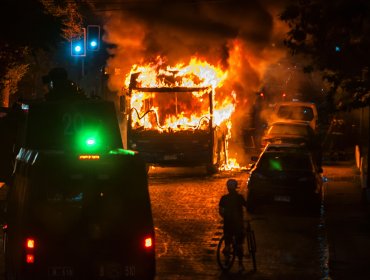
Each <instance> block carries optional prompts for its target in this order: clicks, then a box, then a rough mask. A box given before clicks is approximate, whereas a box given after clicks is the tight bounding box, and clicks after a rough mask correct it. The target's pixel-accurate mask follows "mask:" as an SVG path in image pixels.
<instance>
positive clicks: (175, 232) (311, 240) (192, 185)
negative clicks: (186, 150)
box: [150, 169, 328, 280]
mask: <svg viewBox="0 0 370 280" xmlns="http://www.w3.org/2000/svg"><path fill="white" fill-rule="evenodd" d="M193 171H194V173H193V174H192V173H191V170H190V171H189V170H188V172H190V173H188V174H183V173H182V172H180V171H169V170H167V171H164V170H158V169H157V170H156V172H151V173H150V195H151V200H152V208H153V214H154V223H155V227H156V238H157V248H156V250H157V278H156V279H157V280H163V279H245V278H246V277H247V276H248V277H247V278H248V279H285V280H289V279H325V277H326V276H327V275H328V267H327V263H328V243H327V237H326V229H325V224H324V219H323V215H324V212H323V213H322V216H321V217H312V216H308V215H305V214H298V213H295V212H285V211H283V212H281V211H275V209H274V210H272V211H268V212H267V213H266V214H263V215H258V216H252V215H249V216H248V218H251V219H252V226H253V228H254V231H255V234H256V241H257V272H255V273H254V272H253V271H252V264H251V260H250V259H248V258H246V259H245V267H246V271H245V272H244V273H242V274H241V273H238V272H237V271H236V270H232V271H231V272H230V273H227V274H225V273H222V272H221V270H220V269H219V268H218V266H217V263H216V246H217V242H218V239H219V238H220V236H221V234H222V228H221V224H220V221H221V220H220V217H219V215H218V201H219V199H220V197H221V195H222V194H224V193H226V187H225V182H226V180H227V179H228V178H230V177H233V178H236V179H237V180H238V181H239V183H240V186H241V188H240V192H241V193H243V194H244V193H245V183H246V179H247V178H248V174H247V173H245V172H224V173H220V174H217V175H214V176H208V177H207V176H204V174H203V175H202V174H201V173H200V172H199V173H197V170H193ZM180 174H183V175H180ZM235 269H237V266H235Z"/></svg>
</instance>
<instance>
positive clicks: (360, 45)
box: [280, 0, 370, 110]
mask: <svg viewBox="0 0 370 280" xmlns="http://www.w3.org/2000/svg"><path fill="white" fill-rule="evenodd" d="M369 8H370V3H369V2H368V1H366V0H357V1H349V0H328V1H320V0H301V1H298V2H292V3H291V4H289V5H288V6H287V7H286V8H285V10H284V11H283V12H282V14H281V15H280V19H281V20H283V21H285V22H286V23H287V24H288V26H289V28H290V30H289V32H288V33H287V37H286V39H285V41H284V42H285V44H286V46H287V47H288V48H289V49H290V51H291V53H292V54H293V55H296V54H301V55H305V56H306V57H308V58H309V59H310V63H308V64H307V65H306V67H305V71H307V72H311V71H314V70H319V71H322V72H323V77H324V79H325V81H326V82H327V83H328V85H329V88H330V89H329V91H328V93H327V98H328V100H330V103H331V104H332V105H333V109H334V110H348V109H351V108H358V107H365V106H369V104H370V83H369V74H368V71H369V69H368V67H369V65H370V56H369V50H370V21H369V19H370V18H369V15H370V11H369Z"/></svg>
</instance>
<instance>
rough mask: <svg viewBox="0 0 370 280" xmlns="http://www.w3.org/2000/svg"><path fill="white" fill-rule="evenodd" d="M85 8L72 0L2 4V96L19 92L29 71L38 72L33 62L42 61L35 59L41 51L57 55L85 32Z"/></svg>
mask: <svg viewBox="0 0 370 280" xmlns="http://www.w3.org/2000/svg"><path fill="white" fill-rule="evenodd" d="M83 5H85V4H84V3H82V2H81V1H70V0H23V1H14V0H2V1H1V3H0V34H1V36H0V94H1V92H2V91H3V90H4V89H6V90H7V91H9V92H10V94H11V93H14V92H16V91H17V84H18V82H19V81H20V80H21V79H22V77H23V76H24V75H25V74H26V73H27V70H28V69H34V68H33V67H30V62H31V63H38V62H40V61H41V60H39V59H38V58H37V57H35V56H36V54H37V53H39V50H43V51H46V52H53V51H54V50H55V48H56V47H57V46H58V44H59V43H60V42H61V41H63V40H65V39H67V40H70V38H71V37H72V35H77V34H79V32H81V27H82V23H83V17H82V14H81V12H80V10H81V9H80V8H81V6H83ZM85 6H86V5H85ZM85 6H84V7H85ZM10 17H11V20H9V18H10ZM30 57H33V59H30ZM0 105H1V104H0ZM5 105H6V104H5Z"/></svg>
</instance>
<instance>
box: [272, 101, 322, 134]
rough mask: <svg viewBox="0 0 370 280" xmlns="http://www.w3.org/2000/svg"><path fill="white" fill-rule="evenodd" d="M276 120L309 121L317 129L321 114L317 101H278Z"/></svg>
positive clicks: (275, 111) (275, 113)
mask: <svg viewBox="0 0 370 280" xmlns="http://www.w3.org/2000/svg"><path fill="white" fill-rule="evenodd" d="M274 118H275V120H276V121H282V120H284V121H285V120H293V121H303V122H306V123H308V124H309V125H310V126H311V128H312V129H313V130H314V131H316V130H317V128H318V124H319V116H318V112H317V108H316V105H315V103H312V102H300V101H290V102H289V101H288V102H280V103H277V104H276V106H275V109H274Z"/></svg>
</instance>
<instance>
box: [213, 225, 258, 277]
mask: <svg viewBox="0 0 370 280" xmlns="http://www.w3.org/2000/svg"><path fill="white" fill-rule="evenodd" d="M245 239H246V243H247V245H248V252H249V255H250V257H251V259H252V264H253V271H256V270H257V260H256V252H257V244H256V238H255V235H254V230H253V229H252V225H251V223H250V220H247V221H246V231H245ZM225 246H226V245H225V237H224V236H222V237H221V238H220V241H219V242H218V246H217V262H218V265H219V266H220V268H221V269H222V270H223V271H225V272H227V271H229V270H230V269H231V268H232V266H233V264H234V261H235V257H236V243H235V237H233V240H232V242H231V247H230V251H229V252H226V250H225Z"/></svg>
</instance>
